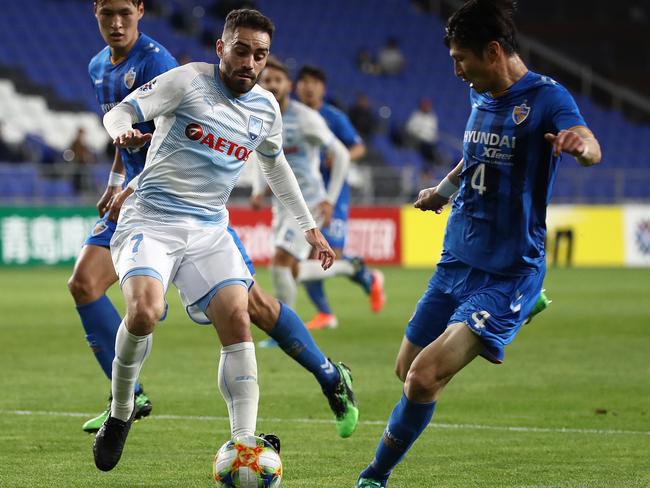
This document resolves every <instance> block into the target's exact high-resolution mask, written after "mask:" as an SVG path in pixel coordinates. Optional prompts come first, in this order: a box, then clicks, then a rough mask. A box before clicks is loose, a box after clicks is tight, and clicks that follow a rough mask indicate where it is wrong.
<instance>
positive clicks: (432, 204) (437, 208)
mask: <svg viewBox="0 0 650 488" xmlns="http://www.w3.org/2000/svg"><path fill="white" fill-rule="evenodd" d="M437 188H438V187H435V186H434V187H433V188H425V189H424V190H422V191H421V192H420V193H419V194H418V198H417V200H416V201H415V203H414V204H413V206H414V207H415V208H419V209H420V210H422V211H426V210H433V211H434V212H435V213H440V212H442V207H444V206H445V205H446V204H447V203H448V202H449V198H445V197H443V196H441V195H439V194H438V192H437V191H436V190H437Z"/></svg>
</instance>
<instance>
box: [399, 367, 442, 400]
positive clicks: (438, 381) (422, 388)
mask: <svg viewBox="0 0 650 488" xmlns="http://www.w3.org/2000/svg"><path fill="white" fill-rule="evenodd" d="M447 381H448V380H447V379H446V378H443V377H440V376H439V375H437V374H436V372H435V370H433V371H431V370H424V369H421V368H417V367H416V368H410V369H409V371H408V374H407V375H406V378H405V380H404V392H405V393H406V396H407V397H408V398H410V399H411V400H416V401H418V400H419V401H429V400H430V399H432V398H435V397H437V395H438V393H440V391H442V389H443V388H444V386H445V385H446V384H447Z"/></svg>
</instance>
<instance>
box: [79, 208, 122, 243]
mask: <svg viewBox="0 0 650 488" xmlns="http://www.w3.org/2000/svg"><path fill="white" fill-rule="evenodd" d="M116 225H117V224H116V223H115V222H112V221H110V220H108V214H106V215H104V216H103V217H102V218H101V219H99V220H98V221H97V222H95V225H94V226H93V228H92V230H91V231H90V234H88V237H86V240H85V241H84V246H87V245H92V246H101V247H106V248H110V247H111V239H112V237H113V234H115V227H116Z"/></svg>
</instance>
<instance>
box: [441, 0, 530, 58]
mask: <svg viewBox="0 0 650 488" xmlns="http://www.w3.org/2000/svg"><path fill="white" fill-rule="evenodd" d="M516 8H517V3H516V1H515V0H469V1H467V2H465V4H464V5H463V6H462V7H460V8H459V9H458V10H457V11H456V12H455V13H454V14H453V15H452V16H451V17H449V20H448V21H447V27H446V29H445V45H446V46H447V47H449V46H450V44H451V42H452V41H453V42H455V43H457V44H458V45H459V46H460V47H463V48H468V49H471V50H472V51H473V52H474V53H475V54H477V55H479V56H481V55H482V53H483V49H485V47H486V46H487V45H488V44H489V43H490V42H492V41H496V42H498V43H499V44H500V45H501V47H502V48H503V51H504V52H505V53H506V54H507V55H509V56H510V55H513V54H515V53H517V52H518V51H519V42H518V41H517V28H516V27H515V22H514V14H515V10H516Z"/></svg>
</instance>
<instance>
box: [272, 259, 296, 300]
mask: <svg viewBox="0 0 650 488" xmlns="http://www.w3.org/2000/svg"><path fill="white" fill-rule="evenodd" d="M271 280H272V281H273V289H274V290H275V298H277V299H278V300H280V301H281V302H282V303H284V304H285V305H287V306H288V307H289V308H293V307H294V305H295V303H296V280H295V279H294V278H293V274H292V273H291V268H289V267H287V266H271Z"/></svg>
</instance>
